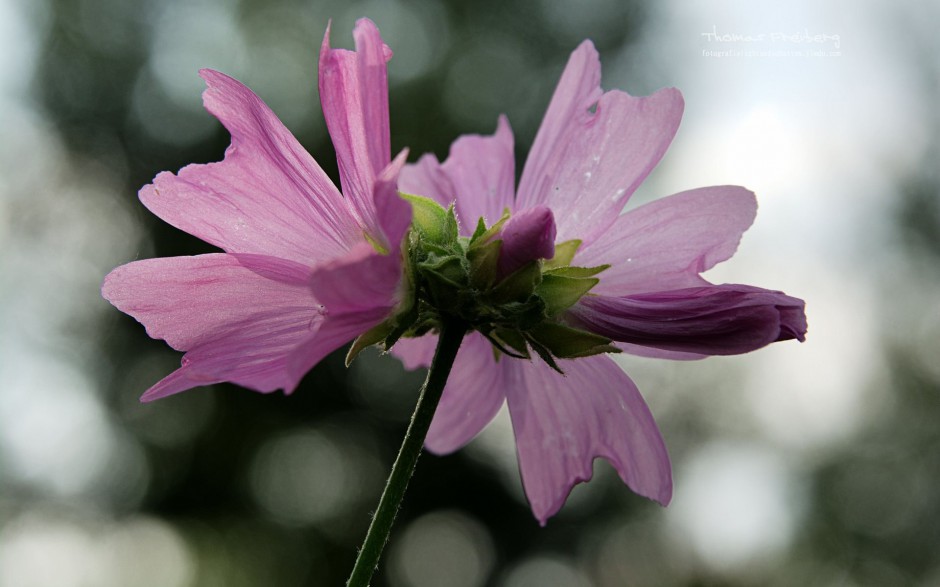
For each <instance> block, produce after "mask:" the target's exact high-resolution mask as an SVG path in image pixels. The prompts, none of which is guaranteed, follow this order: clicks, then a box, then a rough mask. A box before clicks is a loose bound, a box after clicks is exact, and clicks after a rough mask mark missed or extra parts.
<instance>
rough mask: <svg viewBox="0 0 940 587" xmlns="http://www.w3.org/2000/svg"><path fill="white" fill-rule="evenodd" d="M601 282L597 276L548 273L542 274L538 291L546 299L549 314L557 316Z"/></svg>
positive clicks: (546, 308)
mask: <svg viewBox="0 0 940 587" xmlns="http://www.w3.org/2000/svg"><path fill="white" fill-rule="evenodd" d="M598 283H600V279H597V278H596V277H589V278H577V277H562V276H561V275H553V274H551V273H547V274H545V275H543V276H542V282H541V283H540V284H539V286H538V289H537V290H536V293H537V294H538V295H539V297H541V298H542V300H544V301H545V311H546V313H547V314H548V315H549V316H557V315H558V314H559V313H561V312H562V311H564V310H567V309H568V308H570V307H571V306H573V305H574V304H575V303H577V301H578V300H580V299H581V297H582V296H583V295H584V294H586V293H587V292H589V291H591V288H593V287H594V286H595V285H597V284H598Z"/></svg>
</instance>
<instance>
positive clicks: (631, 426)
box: [393, 41, 806, 524]
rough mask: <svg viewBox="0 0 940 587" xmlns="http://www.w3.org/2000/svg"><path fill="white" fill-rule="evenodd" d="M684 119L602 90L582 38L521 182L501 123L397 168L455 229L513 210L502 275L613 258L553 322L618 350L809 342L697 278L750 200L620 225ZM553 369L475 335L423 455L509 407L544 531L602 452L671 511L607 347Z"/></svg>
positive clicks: (650, 437) (661, 457)
mask: <svg viewBox="0 0 940 587" xmlns="http://www.w3.org/2000/svg"><path fill="white" fill-rule="evenodd" d="M682 109H683V101H682V96H681V94H680V93H679V92H678V91H677V90H675V89H672V88H668V89H663V90H660V91H658V92H656V93H655V94H653V95H651V96H648V97H645V98H637V97H633V96H630V95H628V94H626V93H624V92H620V91H610V92H607V93H602V92H601V89H600V63H599V61H598V55H597V52H596V51H595V49H594V47H593V45H592V44H591V43H590V42H589V41H585V42H584V43H582V44H581V46H580V47H578V49H577V50H575V51H574V53H573V54H572V55H571V58H570V60H569V61H568V65H567V67H566V69H565V71H564V73H563V74H562V77H561V80H560V81H559V83H558V87H557V89H556V90H555V94H554V96H553V97H552V100H551V103H550V104H549V107H548V111H547V112H546V114H545V118H544V120H543V122H542V126H541V128H540V129H539V132H538V134H537V136H536V138H535V142H534V144H533V146H532V150H531V152H530V154H529V158H528V160H527V161H526V164H525V168H524V169H523V172H522V178H521V181H520V183H519V188H518V190H515V192H514V189H513V184H514V178H515V168H514V160H513V136H512V131H511V130H510V127H509V123H508V121H507V120H506V118H505V117H501V118H500V120H499V124H498V126H497V129H496V133H495V134H494V135H492V136H486V137H483V136H464V137H461V138H460V139H458V140H457V141H456V142H455V143H454V144H453V146H452V147H451V151H450V156H449V157H448V159H447V160H446V161H445V162H444V163H439V162H438V161H437V159H436V158H435V157H434V156H433V155H425V156H424V157H422V158H421V159H420V160H419V161H418V163H417V164H415V165H409V166H406V167H405V169H404V170H403V171H402V173H401V177H400V180H399V186H400V189H401V190H402V191H404V192H407V193H412V194H419V195H422V196H426V197H428V198H431V199H434V200H436V201H437V202H438V203H440V204H441V205H443V206H445V207H446V206H450V205H451V204H452V203H453V205H454V206H455V210H456V213H457V216H458V217H459V218H460V219H462V220H463V226H462V228H461V232H462V233H463V234H465V235H469V234H470V233H471V232H472V230H473V223H474V222H475V221H476V219H477V218H480V217H483V218H484V219H485V220H486V223H487V224H492V223H494V222H496V221H498V220H499V219H500V218H501V217H502V216H503V211H504V209H509V211H510V212H511V214H512V215H511V217H510V219H509V220H508V221H507V222H506V224H505V225H504V226H503V232H502V236H503V243H502V248H503V250H502V253H501V255H502V257H501V258H500V266H501V268H504V267H503V266H504V265H505V268H504V269H505V270H504V271H500V273H501V274H505V273H506V272H508V271H509V270H511V269H516V268H519V267H521V266H523V265H524V264H525V263H526V262H528V261H530V260H532V259H535V258H545V259H547V258H550V257H552V255H553V254H554V255H556V257H557V256H558V254H557V253H556V252H555V251H556V250H560V249H562V248H563V247H562V244H563V243H566V245H565V247H564V249H565V250H566V251H567V254H569V259H568V262H567V263H566V262H561V263H558V264H560V265H562V266H564V265H569V264H570V265H577V266H579V267H595V268H597V269H602V268H603V267H604V266H609V267H607V268H606V269H604V270H603V271H599V272H598V271H594V272H593V273H591V272H590V271H581V270H580V269H578V268H572V270H571V271H569V272H568V275H569V276H578V275H582V274H583V275H587V274H588V273H591V275H594V276H595V277H596V279H597V280H599V281H597V282H596V285H593V288H592V289H591V293H590V294H588V295H584V296H583V297H580V295H578V296H577V297H579V298H580V299H579V300H578V301H577V302H576V303H574V304H573V305H571V306H570V307H568V308H567V310H565V311H564V312H563V313H561V314H560V316H559V318H558V321H559V322H560V323H562V324H564V325H568V326H571V327H574V328H577V329H580V330H587V331H590V332H593V333H595V334H598V335H600V337H604V338H606V339H610V340H611V341H616V342H614V343H613V344H614V345H615V346H616V347H617V348H618V349H619V350H622V351H624V352H628V353H634V354H638V355H643V356H651V357H661V358H671V359H696V358H701V357H704V356H706V355H724V354H735V353H744V352H748V351H751V350H754V349H757V348H760V347H762V346H765V345H767V344H769V343H771V342H774V341H778V340H785V339H790V338H796V339H799V340H803V336H804V334H805V331H806V321H805V316H804V314H803V302H802V301H801V300H798V299H796V298H792V297H789V296H786V295H784V294H782V293H780V292H774V291H768V290H763V289H759V288H755V287H749V286H743V285H712V284H710V283H709V282H708V281H706V280H705V279H703V278H702V277H701V276H700V275H699V274H700V273H701V272H703V271H705V270H707V269H709V268H711V267H712V266H714V265H715V264H716V263H719V262H721V261H724V260H726V259H728V258H729V257H731V255H732V254H733V253H734V251H735V249H736V248H737V245H738V242H739V240H740V238H741V235H742V233H743V232H744V231H745V230H746V229H747V228H748V226H750V224H751V222H752V221H753V219H754V216H755V213H756V208H757V205H756V201H755V198H754V195H753V194H752V193H751V192H749V191H747V190H746V189H744V188H741V187H736V186H719V187H709V188H699V189H694V190H690V191H686V192H683V193H680V194H676V195H673V196H670V197H667V198H663V199H661V200H658V201H656V202H653V203H650V204H647V205H645V206H641V207H639V208H636V209H634V210H631V211H630V212H628V213H626V214H623V215H620V212H621V210H622V209H623V207H624V205H625V204H626V202H627V199H628V198H629V197H630V195H631V194H632V193H633V192H634V190H635V189H636V188H637V186H639V184H640V183H641V182H642V181H643V180H644V179H645V178H646V176H647V175H648V174H649V172H650V171H651V170H652V169H653V167H654V166H655V165H656V164H657V163H658V162H659V160H660V158H661V157H662V156H663V154H664V153H665V151H666V149H667V148H668V146H669V143H670V142H671V141H672V138H673V136H674V134H675V132H676V129H677V128H678V125H679V120H680V118H681V116H682ZM517 219H518V220H517ZM514 222H515V223H516V225H514V224H513V223H514ZM556 233H557V234H556ZM546 239H548V241H549V242H545V241H546ZM573 251H576V253H574V257H573V259H571V258H570V255H571V254H572V253H573ZM595 274H596V275H595ZM563 275H564V272H562V273H561V274H559V275H558V276H556V277H555V278H556V279H558V278H560V277H562V276H563ZM572 278H573V277H572ZM591 283H595V281H591ZM591 283H588V284H587V286H588V287H590V285H591ZM435 339H436V336H435V335H434V334H428V335H426V336H424V337H421V338H403V339H401V340H400V341H399V342H398V344H397V345H396V346H395V347H394V349H393V353H395V354H396V355H398V356H399V357H400V358H402V359H403V361H404V362H405V364H406V365H407V366H408V367H409V368H416V367H419V366H423V365H428V364H429V362H430V358H431V356H432V352H433V349H434V346H435ZM494 344H495V343H494ZM523 347H524V343H523ZM512 348H514V349H517V348H518V345H517V346H513V347H512ZM611 350H616V349H611ZM540 354H542V353H540ZM497 357H498V358H497ZM557 365H558V367H560V369H561V370H562V371H564V375H562V374H560V373H559V372H558V371H556V370H554V369H553V368H552V367H551V366H550V365H549V364H548V363H547V362H546V361H542V360H539V359H537V358H534V359H532V360H523V359H513V358H510V357H507V356H500V353H494V351H493V346H492V345H491V340H487V338H485V337H484V336H483V335H482V334H480V333H472V334H470V335H469V336H468V337H467V338H465V339H464V342H463V345H462V346H461V348H460V351H459V354H458V356H457V361H456V363H455V365H454V369H453V371H452V373H451V377H450V380H449V381H448V383H447V386H446V388H445V390H444V394H443V397H442V400H441V403H440V405H439V407H438V410H437V412H436V414H435V417H434V420H433V423H432V425H431V429H430V432H429V435H428V437H427V440H426V447H427V448H428V449H429V450H430V451H432V452H434V453H438V454H444V453H449V452H452V451H455V450H457V449H458V448H460V447H462V446H463V445H465V444H466V443H467V442H469V441H470V440H471V439H472V438H473V437H475V436H476V435H477V434H478V433H479V432H480V431H481V430H482V429H483V427H484V426H486V424H487V423H489V422H490V420H492V418H493V417H494V416H495V414H496V412H497V411H498V410H499V409H500V407H501V406H502V404H503V402H504V401H506V402H507V403H508V406H509V413H510V416H511V419H512V425H513V429H514V432H515V436H516V447H517V453H518V458H519V467H520V470H521V473H522V481H523V485H524V487H525V492H526V495H527V497H528V499H529V502H530V505H531V507H532V511H533V513H534V514H535V517H536V518H537V519H538V520H539V521H540V522H541V523H543V524H544V523H545V521H546V520H547V519H548V518H549V517H550V516H552V515H554V514H555V513H556V512H557V511H558V510H559V509H560V508H561V506H562V504H563V503H564V501H565V500H566V499H567V496H568V493H569V492H570V491H571V488H572V487H573V486H574V485H575V484H576V483H579V482H582V481H586V480H588V479H590V478H591V475H592V463H593V461H594V459H595V458H597V457H601V458H604V459H606V460H608V461H609V462H610V463H611V464H612V465H613V466H614V467H615V468H616V470H617V472H618V473H619V475H620V477H621V479H623V481H624V482H625V483H626V484H627V485H628V486H629V487H630V488H631V489H632V490H633V491H635V492H637V493H639V494H641V495H644V496H646V497H649V498H652V499H654V500H656V501H658V502H660V503H662V504H664V505H665V504H667V503H668V502H669V501H670V499H671V497H672V474H671V467H670V463H669V457H668V455H667V452H666V447H665V445H664V443H663V439H662V437H661V436H660V433H659V430H658V429H657V426H656V423H655V422H654V420H653V417H652V415H651V414H650V411H649V409H648V408H647V406H646V403H645V402H644V400H643V398H642V397H641V395H640V393H639V391H638V390H637V387H636V385H634V383H633V382H632V381H631V380H630V378H629V377H627V375H626V374H625V373H624V372H623V371H622V370H621V369H620V367H618V366H617V364H616V363H615V362H614V361H613V360H612V359H611V358H609V357H608V356H606V355H605V354H591V356H587V357H582V358H577V359H573V360H572V359H567V360H559V361H558V362H557Z"/></svg>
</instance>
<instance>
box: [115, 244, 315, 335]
mask: <svg viewBox="0 0 940 587" xmlns="http://www.w3.org/2000/svg"><path fill="white" fill-rule="evenodd" d="M309 274H310V273H309V270H308V269H306V268H305V267H302V266H300V265H297V264H295V263H292V262H290V261H285V260H282V259H276V258H273V257H263V256H259V255H226V254H222V253H217V254H211V255H200V256H196V257H169V258H163V259H146V260H143V261H135V262H133V263H128V264H127V265H122V266H120V267H118V268H116V269H115V270H113V271H112V272H111V273H110V274H108V276H107V277H105V280H104V285H103V286H102V290H101V291H102V295H103V296H104V297H105V299H107V300H108V301H109V302H111V303H112V304H114V305H115V306H116V307H117V308H118V309H119V310H121V311H122V312H125V313H126V314H130V315H131V316H133V317H134V318H136V319H137V320H138V321H139V322H141V323H142V324H143V325H144V326H146V328H147V334H149V335H150V336H151V337H153V338H162V339H163V340H166V341H167V343H168V344H169V345H170V346H172V347H173V348H175V349H177V350H183V351H185V350H189V349H191V348H193V347H195V346H197V345H199V344H202V343H205V342H208V341H213V340H216V339H218V338H219V337H220V336H225V335H226V334H227V333H229V332H231V331H234V330H238V329H239V328H241V327H243V326H244V325H246V324H249V323H262V324H265V325H268V326H271V325H272V324H273V323H280V322H298V323H301V324H310V322H311V321H314V322H315V321H317V320H319V316H320V313H321V306H320V305H319V304H318V303H317V301H316V300H315V299H314V297H313V294H312V292H311V291H310V288H309V285H308V280H309ZM315 329H316V328H315V326H314V327H311V328H309V329H308V330H310V331H313V330H315Z"/></svg>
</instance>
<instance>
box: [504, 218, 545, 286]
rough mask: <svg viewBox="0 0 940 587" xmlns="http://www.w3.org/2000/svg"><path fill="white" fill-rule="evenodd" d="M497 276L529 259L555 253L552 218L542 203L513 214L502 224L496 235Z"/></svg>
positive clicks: (505, 273)
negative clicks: (499, 244) (497, 252)
mask: <svg viewBox="0 0 940 587" xmlns="http://www.w3.org/2000/svg"><path fill="white" fill-rule="evenodd" d="M498 238H500V239H502V241H503V245H502V247H501V248H500V251H499V263H498V264H497V269H496V272H497V277H500V278H501V277H506V276H507V275H510V274H512V273H513V272H514V271H516V270H517V269H519V268H521V267H522V266H523V265H525V264H526V263H528V262H530V261H534V260H536V259H551V258H552V257H554V256H555V217H554V215H552V211H551V210H549V209H548V208H546V207H545V206H536V207H534V208H528V209H526V210H523V211H522V212H519V213H517V214H514V215H513V216H512V217H510V219H509V220H508V221H507V222H506V224H504V225H503V229H502V231H500V235H499V237H498Z"/></svg>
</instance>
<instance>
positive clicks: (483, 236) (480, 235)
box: [470, 208, 509, 247]
mask: <svg viewBox="0 0 940 587" xmlns="http://www.w3.org/2000/svg"><path fill="white" fill-rule="evenodd" d="M507 220H509V208H504V209H503V215H502V216H500V217H499V220H497V221H496V223H495V224H493V226H491V227H489V228H486V223H485V221H484V220H483V217H482V216H481V217H480V220H479V221H478V222H477V228H476V230H474V231H473V236H472V237H470V246H471V247H473V246H479V245H477V243H480V245H482V244H486V242H487V241H488V240H490V239H491V238H493V237H494V236H496V235H497V234H499V232H500V231H501V230H502V229H503V225H504V224H506V221H507ZM481 229H482V230H481Z"/></svg>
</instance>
